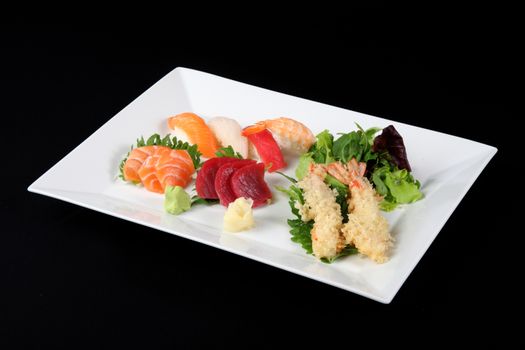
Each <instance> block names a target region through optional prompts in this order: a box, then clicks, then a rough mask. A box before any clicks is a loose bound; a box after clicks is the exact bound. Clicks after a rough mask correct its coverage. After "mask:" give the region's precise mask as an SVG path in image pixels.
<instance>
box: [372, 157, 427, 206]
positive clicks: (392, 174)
mask: <svg viewBox="0 0 525 350" xmlns="http://www.w3.org/2000/svg"><path fill="white" fill-rule="evenodd" d="M371 180H372V182H373V183H374V185H375V189H376V192H377V193H379V194H380V195H382V196H383V197H384V198H383V201H382V202H381V204H380V206H381V209H382V210H385V211H391V210H394V209H395V208H396V207H397V205H398V204H407V203H413V202H415V201H418V200H420V199H421V198H423V193H422V192H421V191H420V187H421V184H420V183H419V181H417V180H415V179H414V177H413V176H412V174H411V173H410V172H408V171H407V170H406V169H402V170H400V169H398V168H397V166H395V165H393V164H391V163H389V162H387V161H384V160H383V161H382V162H381V165H380V166H376V167H375V169H374V171H373V173H372V176H371Z"/></svg>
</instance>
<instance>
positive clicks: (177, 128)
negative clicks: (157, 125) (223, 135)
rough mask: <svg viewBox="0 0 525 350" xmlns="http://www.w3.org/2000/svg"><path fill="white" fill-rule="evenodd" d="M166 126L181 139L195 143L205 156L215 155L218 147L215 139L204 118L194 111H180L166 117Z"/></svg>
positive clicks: (211, 156)
mask: <svg viewBox="0 0 525 350" xmlns="http://www.w3.org/2000/svg"><path fill="white" fill-rule="evenodd" d="M168 127H169V128H170V129H172V130H173V134H174V135H175V136H176V137H177V138H178V139H179V140H182V141H187V142H189V143H190V144H196V145H197V147H198V149H199V151H200V152H201V153H202V155H203V156H204V157H206V158H213V157H215V152H217V150H218V149H219V145H218V143H217V139H216V138H215V136H214V135H213V132H212V131H211V129H210V128H209V127H208V125H206V123H205V122H204V120H203V119H202V118H201V117H199V116H198V115H196V114H194V113H181V114H178V115H176V116H174V117H170V118H168Z"/></svg>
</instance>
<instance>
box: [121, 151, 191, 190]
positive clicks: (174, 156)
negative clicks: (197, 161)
mask: <svg viewBox="0 0 525 350" xmlns="http://www.w3.org/2000/svg"><path fill="white" fill-rule="evenodd" d="M194 172H195V167H194V166H193V161H192V159H191V157H190V155H189V154H188V152H187V151H186V150H173V149H171V148H169V147H166V146H144V147H139V148H135V149H134V150H132V151H131V153H130V155H129V157H128V159H127V160H126V163H125V164H124V178H125V180H127V181H133V182H140V183H142V184H143V185H144V187H145V188H146V189H147V190H148V191H151V192H157V193H164V190H165V189H166V187H167V186H181V187H186V186H187V185H188V184H189V183H190V181H191V176H192V175H193V173H194Z"/></svg>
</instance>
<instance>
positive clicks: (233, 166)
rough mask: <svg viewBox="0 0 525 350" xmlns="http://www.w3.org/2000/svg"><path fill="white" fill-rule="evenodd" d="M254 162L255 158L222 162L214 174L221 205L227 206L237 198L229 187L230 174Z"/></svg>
mask: <svg viewBox="0 0 525 350" xmlns="http://www.w3.org/2000/svg"><path fill="white" fill-rule="evenodd" d="M255 163H256V162H255V160H252V159H239V160H237V161H233V162H230V163H227V164H224V165H223V166H221V167H220V168H219V170H217V174H216V175H215V190H216V191H217V195H218V196H219V199H220V201H221V204H222V205H224V206H225V207H227V206H228V204H230V203H231V202H233V201H234V200H236V199H237V196H236V195H235V193H234V192H233V189H232V187H231V182H230V179H231V177H232V175H233V174H234V173H235V172H236V171H237V170H238V169H240V168H242V167H245V166H247V165H253V164H255Z"/></svg>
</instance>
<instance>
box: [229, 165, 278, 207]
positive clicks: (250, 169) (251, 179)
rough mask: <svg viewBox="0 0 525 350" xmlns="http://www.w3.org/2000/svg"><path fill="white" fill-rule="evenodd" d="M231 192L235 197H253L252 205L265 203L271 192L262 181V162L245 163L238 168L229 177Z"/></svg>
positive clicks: (257, 205)
mask: <svg viewBox="0 0 525 350" xmlns="http://www.w3.org/2000/svg"><path fill="white" fill-rule="evenodd" d="M231 186H232V189H233V193H234V194H235V196H236V197H237V198H239V197H245V198H251V199H253V207H254V208H255V207H259V206H261V205H264V204H267V203H268V200H270V199H271V198H272V192H271V191H270V188H268V185H267V184H266V181H264V164H262V163H258V164H253V165H246V166H244V167H242V168H240V169H238V170H237V171H236V172H235V173H234V174H233V176H232V177H231Z"/></svg>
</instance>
